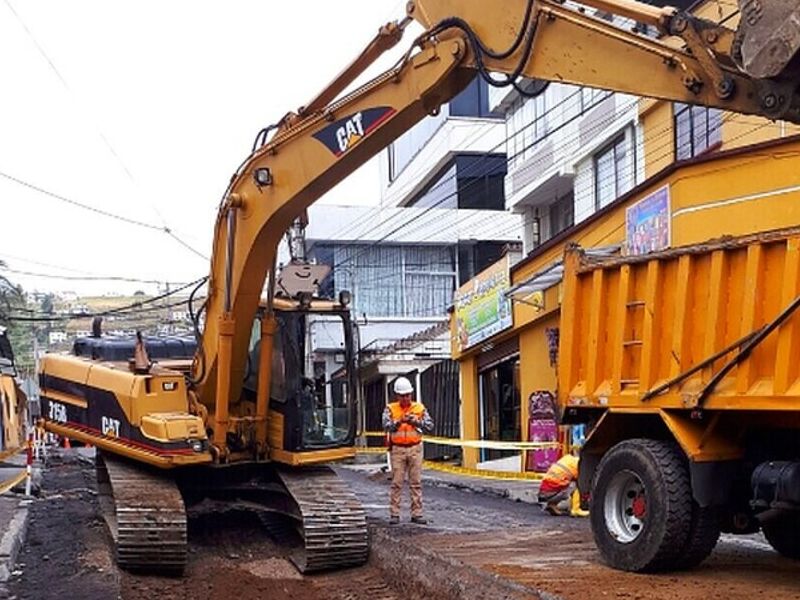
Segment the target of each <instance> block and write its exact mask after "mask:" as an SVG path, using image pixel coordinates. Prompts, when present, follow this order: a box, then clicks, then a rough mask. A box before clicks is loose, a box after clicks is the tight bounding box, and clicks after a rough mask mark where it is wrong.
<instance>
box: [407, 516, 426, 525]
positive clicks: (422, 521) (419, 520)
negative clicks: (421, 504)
mask: <svg viewBox="0 0 800 600" xmlns="http://www.w3.org/2000/svg"><path fill="white" fill-rule="evenodd" d="M411 522H412V523H416V524H417V525H427V524H428V519H426V518H425V517H411Z"/></svg>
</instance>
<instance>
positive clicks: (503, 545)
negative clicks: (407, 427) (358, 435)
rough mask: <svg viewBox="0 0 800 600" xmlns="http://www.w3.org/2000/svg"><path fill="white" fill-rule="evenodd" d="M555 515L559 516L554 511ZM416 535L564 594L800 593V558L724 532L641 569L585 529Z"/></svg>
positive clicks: (682, 598) (650, 598)
mask: <svg viewBox="0 0 800 600" xmlns="http://www.w3.org/2000/svg"><path fill="white" fill-rule="evenodd" d="M554 520H556V521H557V519H554ZM415 543H418V544H422V545H424V546H425V547H426V548H428V549H430V550H434V551H439V552H446V553H447V554H448V555H449V556H451V557H452V558H455V559H457V560H459V561H462V562H464V563H466V564H469V565H472V566H475V567H477V568H480V569H482V570H487V571H490V572H492V573H495V574H497V575H499V576H501V577H503V578H506V579H509V580H512V581H515V582H517V583H520V584H523V585H525V586H528V587H530V588H534V589H538V590H542V591H544V592H547V593H549V594H553V595H555V596H559V597H561V598H564V599H565V600H584V599H587V598H598V599H604V598H609V599H610V598H624V599H629V600H639V599H641V600H644V599H647V600H708V599H709V598H725V599H726V600H752V598H755V597H765V598H770V599H772V600H789V599H795V600H796V599H798V598H800V564H798V563H797V562H794V561H790V560H788V559H784V558H781V557H779V556H778V555H776V554H775V553H774V552H773V551H772V550H771V549H770V548H769V546H767V545H766V543H764V542H761V541H758V540H753V539H752V538H749V537H748V538H746V539H743V540H741V539H736V538H734V537H732V536H730V537H729V536H725V537H724V538H723V540H722V541H721V543H720V544H719V545H718V546H717V549H716V550H715V551H714V553H713V554H712V556H711V557H710V558H709V559H708V560H707V561H705V562H704V563H703V564H702V565H701V566H700V567H698V568H697V569H694V570H692V571H689V572H684V573H670V574H663V575H662V574H658V575H652V574H648V575H638V574H633V573H623V572H619V571H614V570H611V569H609V568H608V567H606V566H605V565H603V564H602V563H601V562H600V557H599V555H598V554H597V550H596V549H595V547H594V544H593V542H592V540H591V536H590V534H589V532H588V531H576V530H574V529H573V528H569V529H567V528H563V529H560V528H559V527H557V526H556V527H553V528H551V529H550V528H549V529H547V530H542V529H540V528H525V529H515V530H510V531H505V532H498V531H492V532H487V533H481V534H470V535H468V536H462V535H436V534H429V535H424V536H420V537H419V538H417V539H416V540H415Z"/></svg>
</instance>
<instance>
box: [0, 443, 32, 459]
mask: <svg viewBox="0 0 800 600" xmlns="http://www.w3.org/2000/svg"><path fill="white" fill-rule="evenodd" d="M27 449H28V446H27V445H26V446H20V447H19V448H12V449H11V450H3V451H2V452H0V462H3V461H4V460H5V459H7V458H9V457H10V456H14V455H15V454H20V453H22V452H25V450H27Z"/></svg>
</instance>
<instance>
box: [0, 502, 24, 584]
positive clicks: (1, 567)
mask: <svg viewBox="0 0 800 600" xmlns="http://www.w3.org/2000/svg"><path fill="white" fill-rule="evenodd" d="M31 502H32V500H20V503H19V506H18V507H17V509H16V510H15V511H14V516H13V517H12V518H11V521H10V522H9V524H8V528H7V529H6V531H5V533H4V534H3V537H2V538H0V583H6V582H7V581H8V580H9V579H10V578H11V572H12V571H13V570H14V564H15V563H16V561H17V554H18V553H19V549H20V548H21V547H22V544H23V543H24V542H25V535H26V534H27V532H28V507H29V506H30V504H31Z"/></svg>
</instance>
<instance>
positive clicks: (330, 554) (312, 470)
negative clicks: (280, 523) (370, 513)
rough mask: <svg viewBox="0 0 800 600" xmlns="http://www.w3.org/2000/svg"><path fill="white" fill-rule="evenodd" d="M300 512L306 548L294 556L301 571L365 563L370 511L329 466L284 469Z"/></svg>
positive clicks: (285, 480) (282, 476)
mask: <svg viewBox="0 0 800 600" xmlns="http://www.w3.org/2000/svg"><path fill="white" fill-rule="evenodd" d="M278 477H279V478H280V480H281V482H282V483H283V485H284V486H285V487H286V490H287V491H288V492H289V494H290V495H291V496H292V498H293V499H294V502H295V503H296V506H297V510H298V511H299V514H296V515H294V516H295V518H296V519H299V520H300V533H301V534H302V538H303V545H304V548H303V551H301V552H299V553H296V554H294V555H293V556H292V562H294V564H295V566H296V567H297V568H298V569H299V570H300V572H301V573H311V572H314V571H323V570H327V569H341V568H343V567H353V566H358V565H363V564H364V563H365V562H366V561H367V557H368V555H369V533H368V530H367V514H366V512H365V511H364V508H363V507H362V506H361V503H360V502H359V501H358V499H357V498H356V496H355V494H353V492H351V491H350V489H349V488H348V487H347V485H346V484H345V483H344V482H343V481H342V480H341V479H339V477H338V476H337V475H336V473H334V472H333V470H332V469H330V468H328V467H309V468H303V469H293V470H291V471H288V470H280V471H279V472H278Z"/></svg>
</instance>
